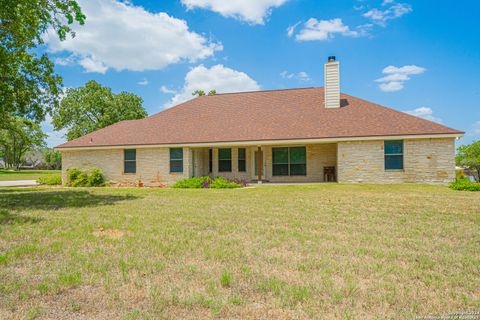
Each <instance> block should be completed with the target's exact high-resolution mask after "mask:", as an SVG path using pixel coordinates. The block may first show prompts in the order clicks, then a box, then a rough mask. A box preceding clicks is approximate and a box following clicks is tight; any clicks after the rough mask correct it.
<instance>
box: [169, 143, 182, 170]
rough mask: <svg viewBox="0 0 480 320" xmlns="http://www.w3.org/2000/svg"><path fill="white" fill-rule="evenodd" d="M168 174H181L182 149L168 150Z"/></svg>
mask: <svg viewBox="0 0 480 320" xmlns="http://www.w3.org/2000/svg"><path fill="white" fill-rule="evenodd" d="M170 172H183V148H170Z"/></svg>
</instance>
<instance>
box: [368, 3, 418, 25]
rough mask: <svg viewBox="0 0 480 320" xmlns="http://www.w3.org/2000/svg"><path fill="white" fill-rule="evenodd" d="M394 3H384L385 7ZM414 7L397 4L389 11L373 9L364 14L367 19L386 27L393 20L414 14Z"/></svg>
mask: <svg viewBox="0 0 480 320" xmlns="http://www.w3.org/2000/svg"><path fill="white" fill-rule="evenodd" d="M391 2H393V1H384V3H382V5H383V6H385V5H387V4H389V3H391ZM412 11H413V10H412V7H411V6H410V5H409V4H406V3H397V4H394V5H392V6H390V7H389V8H388V9H385V10H379V9H376V8H374V9H371V10H369V11H367V12H365V13H364V14H363V16H364V17H365V18H368V19H371V20H372V21H373V22H375V23H376V24H378V25H381V26H386V22H387V21H388V20H393V19H397V18H400V17H401V16H403V15H405V14H407V13H409V12H412Z"/></svg>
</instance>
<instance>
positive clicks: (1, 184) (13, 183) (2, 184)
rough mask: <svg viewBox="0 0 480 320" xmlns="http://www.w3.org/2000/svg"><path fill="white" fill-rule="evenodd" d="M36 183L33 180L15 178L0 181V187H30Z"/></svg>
mask: <svg viewBox="0 0 480 320" xmlns="http://www.w3.org/2000/svg"><path fill="white" fill-rule="evenodd" d="M36 185H38V183H37V182H36V181H35V180H15V181H0V187H32V186H36Z"/></svg>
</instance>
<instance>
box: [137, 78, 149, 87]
mask: <svg viewBox="0 0 480 320" xmlns="http://www.w3.org/2000/svg"><path fill="white" fill-rule="evenodd" d="M137 84H138V85H139V86H146V85H148V79H147V78H143V80H142V81H139V82H137Z"/></svg>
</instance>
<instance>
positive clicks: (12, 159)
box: [0, 117, 47, 170]
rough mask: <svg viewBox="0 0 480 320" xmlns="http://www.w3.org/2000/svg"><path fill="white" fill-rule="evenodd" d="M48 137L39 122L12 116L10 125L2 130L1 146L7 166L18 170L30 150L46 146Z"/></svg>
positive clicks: (0, 131)
mask: <svg viewBox="0 0 480 320" xmlns="http://www.w3.org/2000/svg"><path fill="white" fill-rule="evenodd" d="M46 137H47V135H46V134H44V133H43V132H42V129H41V128H40V125H39V124H38V123H35V122H33V121H31V120H29V119H26V118H20V117H12V118H11V120H10V121H9V122H8V127H7V128H5V129H1V130H0V148H1V149H2V152H1V153H2V156H3V161H4V162H5V166H6V167H7V168H15V169H16V170H18V169H19V168H20V166H21V165H22V163H23V161H24V160H25V154H26V153H27V152H28V151H30V150H33V149H35V148H37V147H43V146H45V138H46Z"/></svg>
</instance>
